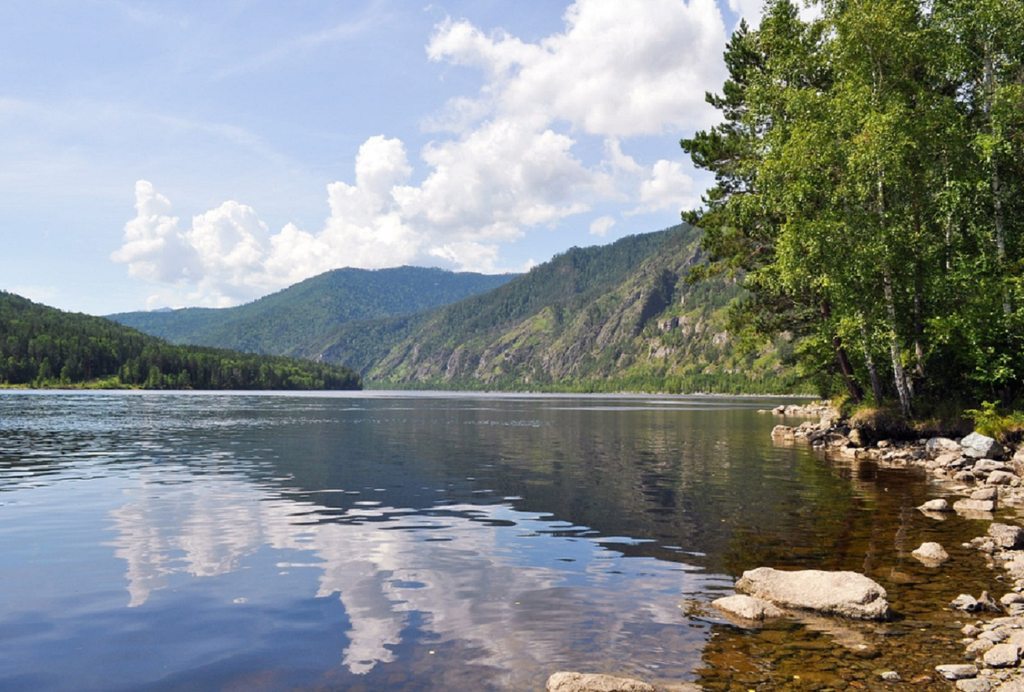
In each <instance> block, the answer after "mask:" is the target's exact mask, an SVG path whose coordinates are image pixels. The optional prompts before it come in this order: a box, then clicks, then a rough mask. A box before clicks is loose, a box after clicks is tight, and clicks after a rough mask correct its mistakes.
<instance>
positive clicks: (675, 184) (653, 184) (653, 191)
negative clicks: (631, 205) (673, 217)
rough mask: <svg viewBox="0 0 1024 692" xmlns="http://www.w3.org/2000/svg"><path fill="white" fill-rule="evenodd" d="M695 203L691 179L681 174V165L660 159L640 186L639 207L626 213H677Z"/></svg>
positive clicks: (691, 206)
mask: <svg viewBox="0 0 1024 692" xmlns="http://www.w3.org/2000/svg"><path fill="white" fill-rule="evenodd" d="M697 202H698V200H697V199H696V198H695V197H694V194H693V178H691V177H690V176H688V175H686V173H684V172H683V165H682V164H681V163H679V162H678V161H666V160H665V159H662V160H660V161H658V162H657V163H655V164H654V168H653V169H652V170H651V175H650V178H648V179H647V180H645V181H643V182H642V183H641V184H640V205H639V206H637V207H636V208H635V209H632V210H631V211H629V212H627V213H628V214H631V215H632V214H640V213H645V212H652V211H663V210H671V211H676V212H678V211H682V210H683V209H690V208H693V207H694V205H696V203H697Z"/></svg>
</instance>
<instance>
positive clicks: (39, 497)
mask: <svg viewBox="0 0 1024 692" xmlns="http://www.w3.org/2000/svg"><path fill="white" fill-rule="evenodd" d="M776 403H778V402H776V401H774V400H769V399H758V398H722V397H668V396H555V395H485V394H480V395H477V394H422V393H417V394H413V393H391V392H346V393H337V394H334V393H332V394H310V393H302V394H280V393H274V394H270V393H267V394H263V393H228V394H225V393H149V392H116V393H102V392H101V393H86V392H58V393H55V392H29V391H8V392H3V393H0V689H2V690H40V691H41V690H103V691H104V692H111V691H114V690H247V691H251V690H379V691H385V692H389V691H399V690H401V691H405V690H502V691H504V690H542V689H543V688H544V681H545V680H546V678H547V677H548V675H550V674H551V673H552V672H555V671H557V670H583V671H587V672H605V673H611V674H617V675H627V676H631V677H637V678H641V679H644V680H648V681H651V682H656V683H660V684H668V683H699V684H701V685H704V686H705V687H706V688H708V689H723V690H724V689H743V690H746V689H750V688H753V687H761V688H763V689H768V688H769V687H765V686H770V687H771V688H778V687H779V685H780V684H781V683H786V684H790V683H792V684H797V681H800V680H804V681H807V680H827V681H829V682H830V684H831V686H832V687H838V688H841V687H843V686H844V685H851V686H852V687H853V688H858V687H859V688H864V686H865V685H866V684H868V683H870V681H871V680H872V679H873V678H872V675H873V674H874V673H873V672H872V671H874V670H875V669H877V668H879V667H886V666H888V667H889V668H890V669H891V668H892V666H896V665H909V664H906V663H902V664H900V663H898V662H899V661H907V660H911V659H913V660H917V659H920V665H921V666H925V665H933V664H934V663H935V662H949V661H940V660H935V661H933V660H932V658H934V656H936V655H944V653H945V651H947V650H948V651H949V652H956V651H957V649H956V647H957V644H956V641H955V640H956V639H957V638H958V636H959V635H958V634H957V633H956V632H955V627H956V626H957V621H956V620H955V617H954V616H953V615H951V614H949V613H948V612H943V611H942V605H943V603H945V602H948V600H950V599H951V598H952V597H955V596H956V595H957V594H958V593H959V592H960V591H961V590H963V587H968V588H974V589H975V594H977V592H979V591H980V588H981V587H985V588H991V585H989V584H987V582H986V580H987V579H988V577H986V576H985V574H983V572H984V570H982V569H976V563H977V560H978V558H976V557H975V556H974V555H972V554H971V553H970V552H969V551H965V550H963V549H959V550H958V549H957V547H956V546H955V545H950V544H949V542H950V536H954V537H956V540H960V539H961V538H962V539H963V540H967V539H968V538H970V537H971V536H973V535H980V534H981V533H984V528H983V526H984V525H983V524H980V523H975V522H971V521H969V520H966V519H960V518H956V517H954V518H952V519H950V520H949V521H948V522H945V523H944V525H942V526H941V527H940V523H939V522H936V521H935V520H933V519H929V518H927V517H924V516H923V515H921V513H919V512H917V511H916V510H914V509H913V507H915V506H916V505H918V504H920V503H921V502H923V501H924V500H925V499H928V498H929V497H933V496H935V492H936V490H935V489H934V488H930V487H929V486H928V483H927V482H926V481H925V480H924V477H923V475H921V474H920V473H919V472H916V471H913V470H906V469H884V468H878V467H876V466H874V465H866V464H860V465H846V466H843V465H837V464H835V463H830V462H827V461H825V460H823V459H821V458H819V457H816V456H815V455H814V454H812V453H811V451H810V450H808V449H806V448H805V447H800V446H795V447H780V446H776V445H774V444H773V443H772V440H771V438H770V435H769V433H770V431H771V428H772V426H774V425H775V424H776V423H778V422H779V421H778V419H777V418H776V417H775V416H772V415H766V414H763V413H758V409H765V408H770V407H771V406H772V405H774V404H776ZM979 526H981V527H982V528H980V529H978V527H979ZM939 537H941V538H939ZM924 540H940V542H943V544H944V545H946V546H947V550H949V551H950V553H951V554H952V555H953V557H954V560H953V565H954V568H953V569H949V568H947V569H943V570H935V569H934V568H925V567H923V566H921V565H919V564H918V563H917V562H916V561H915V560H913V559H912V558H911V557H910V556H909V552H910V551H911V550H913V549H915V548H916V547H917V546H918V545H920V543H921V542H922V541H924ZM762 565H767V566H775V567H801V568H811V567H813V568H822V569H855V570H857V571H860V572H864V573H866V574H868V575H869V576H872V578H875V579H876V580H878V581H880V582H882V584H883V586H885V587H886V588H887V589H888V590H889V592H890V601H892V602H893V603H894V607H896V608H897V610H898V611H900V612H901V619H900V620H899V621H897V622H895V623H888V624H885V625H854V624H851V625H849V626H847V625H845V624H844V625H841V626H836V625H835V624H834V623H824V624H823V623H821V622H817V623H816V622H814V621H810V620H809V621H806V622H800V623H793V622H787V623H784V624H781V625H778V626H771V627H768V628H766V629H764V630H753V631H752V630H746V629H743V628H737V627H735V626H733V625H730V624H729V623H728V622H727V621H725V620H723V619H722V618H721V617H720V616H718V615H716V614H715V613H714V612H713V611H711V610H710V609H708V608H707V604H708V603H709V602H710V601H711V600H713V599H714V598H717V597H719V596H721V595H728V594H731V593H732V584H733V582H734V580H735V578H736V577H737V576H739V574H740V573H742V571H743V570H745V569H752V568H754V567H758V566H762ZM978 573H982V574H980V576H979V575H978ZM970 579H973V580H974V581H965V580H970ZM996 593H997V596H998V592H996ZM851 637H852V640H851ZM851 641H853V642H854V643H853V644H851V643H850V642H851ZM863 642H866V644H865V643H863ZM879 642H884V645H882V644H879ZM926 645H927V646H926ZM893 647H896V648H893ZM899 647H903V648H902V649H899ZM925 649H927V651H925ZM933 650H937V651H938V653H937V654H935V653H932V651H933ZM865 652H867V653H865ZM901 652H902V653H901ZM907 652H913V654H912V655H911V654H908V653H907ZM908 655H910V659H908V658H907V656H908ZM957 655H959V654H957ZM915 656H916V657H917V659H914V657H915ZM930 657H931V658H930ZM794 671H806V674H805V675H804V676H802V677H801V676H800V675H799V674H796V673H795V672H794ZM815 671H817V672H816V673H815ZM815 674H816V675H818V678H814V675H815ZM794 676H795V680H794ZM797 686H798V687H799V685H797ZM868 687H869V688H870V685H869V684H868ZM820 688H821V685H820V684H819V685H818V686H817V687H813V686H812V687H809V689H820ZM919 689H927V686H925V687H919ZM936 689H938V688H936Z"/></svg>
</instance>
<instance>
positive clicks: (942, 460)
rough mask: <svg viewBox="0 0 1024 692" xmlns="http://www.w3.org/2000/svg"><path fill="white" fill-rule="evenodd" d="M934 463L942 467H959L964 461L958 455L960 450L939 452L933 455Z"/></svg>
mask: <svg viewBox="0 0 1024 692" xmlns="http://www.w3.org/2000/svg"><path fill="white" fill-rule="evenodd" d="M935 463H936V464H938V465H939V466H941V467H942V468H960V467H961V466H963V465H964V464H965V463H966V462H965V461H964V458H963V457H962V456H960V452H950V453H948V454H940V455H939V456H937V457H935Z"/></svg>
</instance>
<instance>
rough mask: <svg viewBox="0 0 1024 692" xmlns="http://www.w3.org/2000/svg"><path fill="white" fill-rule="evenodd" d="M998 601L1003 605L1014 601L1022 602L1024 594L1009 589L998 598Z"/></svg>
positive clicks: (1011, 603)
mask: <svg viewBox="0 0 1024 692" xmlns="http://www.w3.org/2000/svg"><path fill="white" fill-rule="evenodd" d="M999 602H1000V603H1002V604H1003V605H1004V606H1008V605H1013V604H1014V603H1024V596H1022V595H1020V594H1019V593H1015V592H1013V591H1011V592H1010V593H1008V594H1006V595H1004V596H1003V597H1002V598H1000V599H999Z"/></svg>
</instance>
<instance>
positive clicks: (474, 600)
mask: <svg viewBox="0 0 1024 692" xmlns="http://www.w3.org/2000/svg"><path fill="white" fill-rule="evenodd" d="M126 496H127V497H126V499H127V501H126V502H125V504H124V505H123V506H121V507H119V508H117V509H114V510H112V511H111V512H110V515H109V516H110V520H111V522H112V524H113V528H114V529H115V530H116V533H117V538H116V539H115V540H114V541H113V545H114V546H115V548H116V556H117V557H119V558H121V559H123V560H125V561H126V562H127V569H126V577H127V582H128V592H129V603H128V605H129V607H133V608H134V607H140V606H143V605H144V604H145V603H146V602H147V601H148V600H149V599H150V598H151V596H152V594H153V593H154V592H155V591H158V590H162V589H166V588H168V587H169V585H170V583H171V581H172V580H173V579H175V578H181V576H182V575H191V576H192V577H196V578H198V577H207V578H209V577H218V576H222V575H227V574H230V573H234V572H237V571H238V570H242V569H250V568H252V569H261V568H262V567H261V565H262V564H263V563H266V560H263V561H260V560H257V559H256V556H257V554H259V553H260V552H261V551H266V550H274V551H280V552H281V553H282V555H281V556H278V558H277V559H275V560H274V561H273V562H272V563H268V564H272V565H273V570H274V571H267V573H266V574H261V575H260V579H261V580H262V581H264V582H266V584H267V586H266V588H269V589H271V590H272V589H273V588H274V587H273V581H274V580H275V579H276V580H279V581H281V580H283V575H284V574H287V573H295V572H301V571H304V570H315V571H316V572H317V573H318V574H317V576H316V579H317V583H316V585H315V586H314V585H313V584H312V583H310V591H311V592H312V591H314V590H315V595H316V596H317V597H319V598H328V597H332V596H334V595H337V597H338V598H339V599H340V601H341V603H342V604H343V605H344V608H345V611H346V613H347V615H348V618H349V620H350V630H349V632H348V639H349V642H348V645H347V647H346V648H345V651H344V654H343V664H344V666H345V667H346V668H347V669H348V671H349V672H351V673H353V674H365V673H368V672H369V671H371V670H373V669H374V668H375V667H376V666H378V665H381V664H386V663H391V662H394V661H395V660H396V656H397V654H396V651H398V649H399V647H400V646H401V645H402V644H403V643H409V642H403V639H408V638H409V628H410V626H412V623H414V622H415V623H416V627H418V628H419V629H420V630H422V631H423V632H425V633H427V634H428V635H429V636H430V637H431V638H432V639H435V640H438V641H442V642H443V641H453V640H461V641H463V642H468V643H469V645H470V646H473V647H476V648H478V649H479V650H481V651H485V652H487V653H486V654H485V655H484V656H483V657H482V658H481V659H480V660H478V661H476V662H477V663H481V664H484V665H487V666H491V667H494V668H497V669H498V670H500V671H502V673H501V675H502V676H504V677H506V678H508V679H507V680H505V681H503V683H504V684H511V683H512V682H514V679H516V678H517V677H522V676H523V675H526V674H527V673H526V672H525V671H532V672H535V671H536V670H537V669H538V668H540V669H543V667H544V666H545V665H550V662H552V661H553V660H564V661H570V660H572V659H573V658H575V657H578V656H579V655H580V652H581V651H582V650H604V651H607V652H615V651H619V650H622V651H624V653H625V654H626V655H629V654H628V652H629V651H632V650H633V649H634V648H639V647H640V646H644V647H647V648H648V651H647V652H646V654H645V655H646V656H647V657H648V658H651V657H652V656H653V657H654V659H657V656H658V654H657V652H652V651H650V647H651V646H652V645H653V646H654V647H655V648H657V644H656V643H653V644H652V643H651V642H648V643H646V644H645V643H642V642H641V641H640V639H641V638H642V637H641V635H640V634H639V633H640V632H643V631H645V630H650V629H651V628H652V627H655V626H658V625H662V626H672V627H678V628H680V630H681V631H683V630H685V628H686V623H685V622H684V621H683V618H682V617H681V615H680V611H679V610H678V608H677V605H678V603H679V602H680V600H681V598H682V595H683V594H693V593H701V592H704V591H706V589H707V583H706V582H707V577H706V576H704V575H702V574H701V573H699V572H698V571H697V570H695V569H694V568H690V567H688V566H686V565H682V564H675V563H666V562H661V561H658V560H654V559H650V558H626V557H623V556H622V555H621V554H620V553H617V552H615V551H611V550H608V549H607V548H605V547H603V546H601V545H600V544H598V543H597V542H596V541H595V540H593V539H591V538H588V537H586V536H584V535H571V534H572V531H567V530H566V527H565V524H564V522H552V521H549V520H547V519H546V518H545V517H543V516H536V515H528V514H525V513H523V512H519V511H517V510H515V509H514V508H512V507H511V506H510V505H508V504H490V505H438V506H436V507H435V508H433V509H430V510H420V511H414V510H410V509H400V508H393V507H386V506H374V507H369V506H356V507H354V508H351V509H349V510H347V511H345V512H344V513H341V514H339V511H338V510H337V509H334V508H330V507H326V506H323V505H319V504H316V503H314V502H310V501H308V500H297V499H294V498H292V497H286V496H283V495H282V493H281V492H280V491H279V490H276V489H271V488H268V487H264V486H261V485H259V484H256V483H254V482H252V481H251V480H248V479H246V478H244V477H242V476H236V475H206V476H203V477H201V478H200V477H192V476H190V475H189V473H188V471H187V470H185V469H183V468H181V467H176V468H170V469H168V468H165V469H160V468H157V467H151V468H149V469H146V470H144V471H143V472H142V473H141V474H140V476H139V482H138V485H137V487H135V488H132V489H128V490H126ZM584 533H589V532H587V531H586V530H585V529H583V528H582V527H579V534H584ZM567 534H570V535H567ZM280 588H284V583H283V581H282V582H281V585H280ZM235 596H237V594H236V593H233V592H232V593H231V594H224V598H225V600H228V601H230V600H231V599H232V598H234V597H235ZM276 597H278V596H275V598H276ZM280 597H283V596H280ZM246 600H248V601H250V602H251V601H252V600H254V599H248V598H247V599H246ZM413 613H415V614H416V616H415V617H412V614H413ZM702 638H703V633H702V632H695V631H690V632H689V633H685V634H684V633H681V634H680V641H684V640H685V641H686V644H685V645H686V647H687V648H691V649H692V650H691V651H690V653H689V655H683V656H682V657H681V658H682V660H680V663H682V662H683V660H689V661H691V662H693V661H696V660H698V658H699V654H697V653H694V651H697V650H699V647H700V643H701V641H702ZM418 639H420V640H422V639H423V637H419V638H418ZM681 654H684V652H681V651H676V652H665V656H677V657H678V656H680V655H681Z"/></svg>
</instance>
